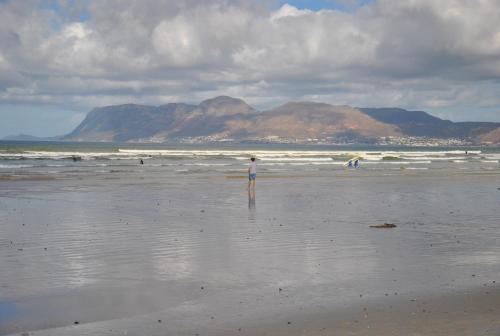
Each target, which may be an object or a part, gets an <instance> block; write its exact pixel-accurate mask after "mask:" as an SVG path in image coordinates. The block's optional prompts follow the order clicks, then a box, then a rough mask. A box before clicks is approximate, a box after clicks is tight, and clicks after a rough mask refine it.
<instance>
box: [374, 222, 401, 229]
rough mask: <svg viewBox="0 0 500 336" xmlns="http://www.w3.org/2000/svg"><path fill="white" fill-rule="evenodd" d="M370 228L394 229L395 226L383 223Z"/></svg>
mask: <svg viewBox="0 0 500 336" xmlns="http://www.w3.org/2000/svg"><path fill="white" fill-rule="evenodd" d="M370 227H371V228H376V229H390V228H395V227H397V225H396V224H391V223H384V224H378V225H370Z"/></svg>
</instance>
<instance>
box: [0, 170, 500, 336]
mask: <svg viewBox="0 0 500 336" xmlns="http://www.w3.org/2000/svg"><path fill="white" fill-rule="evenodd" d="M228 176H236V177H237V176H240V175H228ZM262 177H264V178H262ZM259 178H260V179H259V181H261V182H257V190H256V196H255V200H252V199H250V198H249V197H248V194H247V192H246V191H245V187H246V181H245V180H244V179H242V178H226V176H219V177H217V176H215V177H214V176H213V175H211V176H206V175H204V174H203V173H199V174H192V175H186V176H170V175H161V174H158V171H155V172H154V174H153V173H149V172H148V168H147V167H144V168H143V169H142V170H141V171H134V172H120V171H118V172H115V173H112V174H101V175H97V176H84V177H80V178H64V179H55V180H51V181H45V180H19V181H0V188H1V189H0V196H1V197H0V221H1V225H0V269H1V270H2V274H1V275H2V276H1V278H0V334H1V335H6V334H11V333H13V334H19V333H21V332H28V331H30V332H31V333H32V334H33V335H124V334H126V335H144V334H148V335H171V334H174V335H196V334H199V335H237V334H242V335H333V334H334V335H500V325H499V321H498V318H497V316H500V314H499V313H500V289H499V288H498V287H497V286H496V285H497V283H500V246H499V244H498V241H499V238H500V230H499V225H500V214H499V212H498V206H499V199H500V191H499V190H498V189H497V188H498V187H500V173H498V172H496V171H488V172H476V173H470V172H464V173H460V172H453V173H449V172H442V171H438V172H419V171H411V172H410V171H404V170H401V171H393V172H383V171H377V172H367V171H356V172H346V171H336V172H324V171H323V172H301V171H298V172H297V173H295V174H293V173H287V174H276V175H272V174H268V175H264V176H259ZM383 223H394V224H396V225H397V227H396V228H391V229H374V228H370V227H369V226H370V225H374V224H383ZM75 322H78V323H77V324H75Z"/></svg>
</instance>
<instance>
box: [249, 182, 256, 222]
mask: <svg viewBox="0 0 500 336" xmlns="http://www.w3.org/2000/svg"><path fill="white" fill-rule="evenodd" d="M248 219H250V220H251V221H254V220H255V188H250V189H248Z"/></svg>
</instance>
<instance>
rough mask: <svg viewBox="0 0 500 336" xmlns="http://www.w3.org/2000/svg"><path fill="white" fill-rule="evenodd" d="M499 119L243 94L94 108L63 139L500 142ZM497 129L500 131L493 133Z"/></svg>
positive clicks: (133, 140) (131, 140)
mask: <svg viewBox="0 0 500 336" xmlns="http://www.w3.org/2000/svg"><path fill="white" fill-rule="evenodd" d="M498 127H500V123H485V122H459V123H454V122H451V121H449V120H442V119H440V118H437V117H434V116H432V115H430V114H428V113H426V112H423V111H407V110H403V109H398V108H354V107H349V106H334V105H330V104H325V103H315V102H290V103H286V104H284V105H281V106H278V107H276V108H273V109H271V110H268V111H263V112H259V111H257V110H255V109H254V108H253V107H251V106H250V105H248V104H247V103H246V102H244V101H243V100H241V99H236V98H232V97H227V96H220V97H216V98H212V99H208V100H205V101H203V102H201V103H200V104H199V105H192V104H185V103H172V104H166V105H161V106H148V105H134V104H126V105H117V106H107V107H101V108H95V109H93V110H92V111H91V112H89V114H88V115H87V117H86V118H85V119H84V120H83V121H82V123H81V124H80V125H79V126H78V127H77V128H76V129H75V130H74V131H73V132H71V133H70V134H68V135H66V136H65V137H64V140H71V141H130V142H136V141H154V142H162V141H169V140H178V139H197V140H199V141H216V140H236V141H241V140H259V139H260V140H266V139H267V140H272V139H278V140H280V141H281V140H283V139H285V140H286V139H290V140H294V141H295V140H307V139H326V140H329V141H333V142H335V141H336V140H339V139H343V140H346V139H347V140H349V141H350V142H375V141H376V139H377V138H381V137H389V136H390V137H412V136H413V137H431V138H441V139H449V138H457V139H468V140H471V141H477V142H481V141H484V142H489V143H491V142H498V141H500V139H498V136H497V133H498V130H497V128H498ZM495 132H496V133H495Z"/></svg>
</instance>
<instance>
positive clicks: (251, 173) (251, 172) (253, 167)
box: [248, 157, 257, 190]
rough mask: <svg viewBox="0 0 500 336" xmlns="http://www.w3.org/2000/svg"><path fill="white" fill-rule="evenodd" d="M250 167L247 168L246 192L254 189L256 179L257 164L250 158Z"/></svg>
mask: <svg viewBox="0 0 500 336" xmlns="http://www.w3.org/2000/svg"><path fill="white" fill-rule="evenodd" d="M250 161H251V162H250V167H248V190H250V189H255V179H256V178H257V164H256V163H255V158H254V157H252V158H250Z"/></svg>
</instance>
